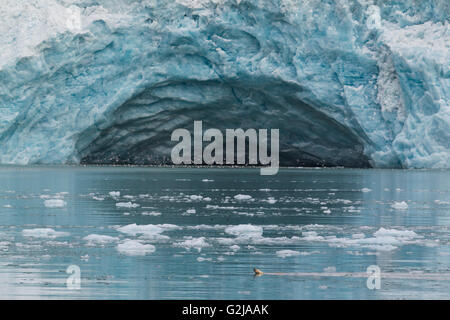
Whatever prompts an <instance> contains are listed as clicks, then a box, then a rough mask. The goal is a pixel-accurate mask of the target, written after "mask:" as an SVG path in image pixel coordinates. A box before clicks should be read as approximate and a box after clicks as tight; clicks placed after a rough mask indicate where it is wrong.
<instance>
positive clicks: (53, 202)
mask: <svg viewBox="0 0 450 320" xmlns="http://www.w3.org/2000/svg"><path fill="white" fill-rule="evenodd" d="M66 205H67V203H66V202H65V201H64V200H62V199H48V200H45V201H44V206H46V207H47V208H63V207H65V206H66Z"/></svg>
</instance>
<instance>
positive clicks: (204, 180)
mask: <svg viewBox="0 0 450 320" xmlns="http://www.w3.org/2000/svg"><path fill="white" fill-rule="evenodd" d="M202 182H214V180H209V179H202Z"/></svg>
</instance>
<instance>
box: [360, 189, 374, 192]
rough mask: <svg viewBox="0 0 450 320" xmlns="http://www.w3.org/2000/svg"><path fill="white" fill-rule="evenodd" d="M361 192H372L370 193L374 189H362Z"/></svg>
mask: <svg viewBox="0 0 450 320" xmlns="http://www.w3.org/2000/svg"><path fill="white" fill-rule="evenodd" d="M361 191H362V192H370V191H372V189H369V188H362V189H361Z"/></svg>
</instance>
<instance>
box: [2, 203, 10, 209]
mask: <svg viewBox="0 0 450 320" xmlns="http://www.w3.org/2000/svg"><path fill="white" fill-rule="evenodd" d="M3 208H12V205H10V204H5V205H4V206H3Z"/></svg>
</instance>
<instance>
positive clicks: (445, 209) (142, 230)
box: [0, 166, 450, 299]
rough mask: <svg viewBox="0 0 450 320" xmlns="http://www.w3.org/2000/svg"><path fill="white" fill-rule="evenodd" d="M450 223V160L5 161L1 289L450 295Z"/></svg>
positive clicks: (30, 294)
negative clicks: (364, 166) (73, 280)
mask: <svg viewBox="0 0 450 320" xmlns="http://www.w3.org/2000/svg"><path fill="white" fill-rule="evenodd" d="M119 193H120V194H119ZM449 229H450V171H441V170H374V169H371V170H369V169H368V170H356V169H296V168H292V169H288V168H285V169H281V170H280V172H279V173H278V175H276V176H260V175H259V169H257V168H249V169H246V168H242V169H241V168H233V169H232V168H156V167H149V168H146V167H145V168H144V167H70V166H67V167H8V166H4V167H0V298H2V299H7V298H12V299H18V298H30V299H34V298H43V299H54V298H62V299H72V298H77V299H78V298H81V299H87V298H96V299H386V298H387V299H391V298H392V299H399V298H400V299H403V298H418V299H428V298H438V299H440V298H446V299H448V298H450V278H449V277H448V275H449V274H450V233H449ZM71 265H75V266H78V267H79V268H80V281H81V283H80V288H79V289H76V288H74V287H71V286H70V285H69V286H68V285H67V282H66V281H67V279H68V277H69V276H70V275H69V274H67V273H66V270H67V268H68V267H69V266H71ZM371 265H374V266H377V267H379V268H380V270H381V272H382V274H383V273H386V274H389V275H391V276H387V277H383V276H382V277H381V285H380V289H374V290H370V289H368V287H367V285H366V282H367V278H366V277H364V276H363V275H364V274H365V273H366V269H367V267H369V266H371ZM253 267H257V268H259V269H261V270H262V271H263V272H265V273H266V274H264V275H262V276H260V277H254V276H253V271H252V269H253ZM267 273H268V274H267ZM271 273H287V274H271ZM293 273H294V274H293ZM295 273H298V274H295ZM308 273H313V274H311V275H308ZM317 273H320V274H319V275H318V274H317ZM361 274H362V275H361ZM396 274H397V275H399V276H398V277H396V276H395V275H396ZM352 275H353V276H352ZM354 275H359V276H354ZM392 275H393V276H392ZM430 275H431V276H430Z"/></svg>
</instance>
